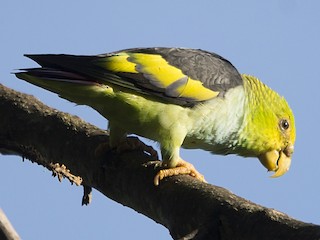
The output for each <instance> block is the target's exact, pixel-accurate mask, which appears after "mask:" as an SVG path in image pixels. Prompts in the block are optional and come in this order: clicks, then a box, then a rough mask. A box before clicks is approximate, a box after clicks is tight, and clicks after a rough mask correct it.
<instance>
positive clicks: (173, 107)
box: [16, 48, 295, 179]
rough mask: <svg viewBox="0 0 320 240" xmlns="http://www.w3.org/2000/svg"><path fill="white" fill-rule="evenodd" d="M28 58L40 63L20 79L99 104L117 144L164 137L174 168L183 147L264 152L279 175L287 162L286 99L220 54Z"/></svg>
mask: <svg viewBox="0 0 320 240" xmlns="http://www.w3.org/2000/svg"><path fill="white" fill-rule="evenodd" d="M29 57H30V58H32V59H34V60H35V61H37V62H38V63H39V64H40V65H41V66H42V68H36V69H29V70H26V72H21V73H17V74H16V75H17V77H19V78H21V79H24V80H26V81H28V82H30V83H33V84H35V85H38V86H40V87H43V88H45V89H48V90H50V91H53V92H56V93H58V94H59V95H60V96H61V97H63V98H65V99H68V100H70V101H73V102H76V103H78V104H85V105H89V106H91V107H93V108H94V109H96V110H97V111H98V112H99V113H101V114H102V115H103V116H104V117H106V118H107V119H108V120H109V127H110V131H111V136H110V137H111V145H112V146H115V145H117V144H119V142H120V141H122V140H123V138H124V136H126V134H128V133H134V134H137V135H140V136H144V137H146V138H149V139H153V140H155V141H158V142H159V143H160V147H161V154H162V159H163V166H165V167H168V168H175V167H177V166H180V165H181V166H182V165H183V164H182V163H181V161H182V160H181V159H180V156H179V150H180V147H181V146H182V147H185V148H201V149H204V150H207V151H211V152H213V153H216V154H238V155H241V156H245V157H258V158H259V159H260V161H261V162H262V164H263V165H264V166H265V167H266V168H268V170H272V171H276V174H275V175H276V176H278V175H282V174H283V173H284V172H285V171H287V169H288V168H289V165H290V159H291V154H292V152H293V144H294V141H295V128H294V118H293V114H292V111H291V109H290V108H289V106H288V104H287V102H286V101H285V99H284V98H283V97H281V96H279V95H278V94H277V93H275V92H274V91H272V90H271V89H270V88H268V87H267V86H265V85H264V84H263V83H261V82H260V81H259V80H258V79H257V78H255V77H252V76H248V75H240V74H239V73H238V72H237V70H236V69H235V68H234V67H233V66H232V64H231V63H230V62H228V61H227V60H225V59H223V58H222V57H220V56H218V55H216V54H214V53H209V52H205V51H201V50H193V49H175V48H173V49H169V48H149V49H129V50H123V51H119V52H115V53H110V54H105V55H98V56H72V55H31V56H29ZM287 125H288V128H287ZM283 162H286V164H283ZM280 163H281V164H280ZM280 168H282V169H280ZM279 169H280V170H279ZM192 171H193V170H192ZM192 171H191V173H190V172H187V173H190V174H191V175H195V174H193V173H194V171H193V172H192ZM170 174H171V173H170ZM170 174H169V175H170ZM169 175H165V176H169ZM171 175H174V173H173V174H171ZM160 179H161V178H160Z"/></svg>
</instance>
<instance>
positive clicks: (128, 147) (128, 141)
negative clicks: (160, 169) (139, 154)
mask: <svg viewBox="0 0 320 240" xmlns="http://www.w3.org/2000/svg"><path fill="white" fill-rule="evenodd" d="M111 149H116V151H117V152H118V153H121V152H125V151H133V150H141V151H144V152H146V153H147V154H149V155H150V156H151V157H153V158H154V159H158V153H157V151H156V150H154V149H153V148H152V147H151V146H149V145H146V144H145V143H143V142H141V141H140V140H139V138H137V137H127V138H125V140H124V141H121V142H120V143H119V144H118V145H117V146H116V147H115V148H111V147H110V145H109V143H107V142H106V143H102V144H100V145H99V146H98V147H97V148H96V150H95V154H96V156H99V155H102V154H103V153H104V152H107V151H110V150H111Z"/></svg>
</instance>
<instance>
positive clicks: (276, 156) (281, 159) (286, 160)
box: [258, 111, 296, 177]
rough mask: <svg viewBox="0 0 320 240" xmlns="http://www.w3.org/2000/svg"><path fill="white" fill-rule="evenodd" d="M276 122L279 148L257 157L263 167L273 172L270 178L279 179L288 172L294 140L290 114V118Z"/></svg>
mask: <svg viewBox="0 0 320 240" xmlns="http://www.w3.org/2000/svg"><path fill="white" fill-rule="evenodd" d="M290 112H291V111H290ZM278 122H279V123H278V125H279V128H278V133H279V146H278V147H277V148H275V149H272V150H270V151H267V152H265V153H262V154H260V155H259V156H258V158H259V160H260V162H261V163H262V164H263V166H265V167H266V168H267V169H268V170H269V171H273V172H275V173H274V174H273V175H272V176H271V177H280V176H282V175H283V174H285V173H286V172H287V171H288V170H289V168H290V164H291V156H292V154H293V151H294V142H295V138H296V135H295V126H294V119H293V115H292V114H291V118H281V119H280V120H279V121H278Z"/></svg>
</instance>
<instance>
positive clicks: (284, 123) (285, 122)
mask: <svg viewBox="0 0 320 240" xmlns="http://www.w3.org/2000/svg"><path fill="white" fill-rule="evenodd" d="M289 126H290V124H289V122H288V120H287V119H282V120H281V121H280V127H281V129H282V130H287V129H288V128H289Z"/></svg>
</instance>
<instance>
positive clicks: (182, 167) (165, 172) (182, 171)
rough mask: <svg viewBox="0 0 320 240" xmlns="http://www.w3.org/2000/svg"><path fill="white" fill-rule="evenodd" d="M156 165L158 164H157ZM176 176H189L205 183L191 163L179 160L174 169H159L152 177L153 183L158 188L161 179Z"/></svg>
mask: <svg viewBox="0 0 320 240" xmlns="http://www.w3.org/2000/svg"><path fill="white" fill-rule="evenodd" d="M156 164H159V162H157V163H156ZM176 175H190V176H192V177H194V178H196V179H198V180H200V181H201V182H206V180H205V179H204V176H203V175H202V174H201V173H199V172H198V171H197V170H196V169H195V167H194V166H193V165H192V164H191V163H188V162H186V161H184V160H182V159H180V160H179V163H178V164H177V166H176V167H174V168H167V169H161V170H160V171H159V172H158V173H157V175H156V176H155V177H154V180H153V183H154V185H155V186H158V185H159V183H160V181H161V180H162V179H164V178H166V177H171V176H176Z"/></svg>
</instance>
